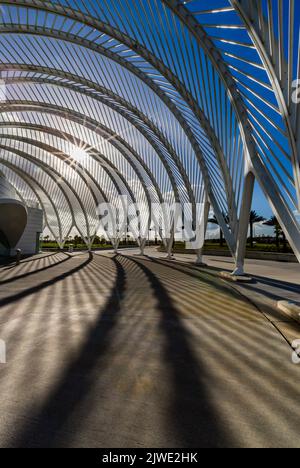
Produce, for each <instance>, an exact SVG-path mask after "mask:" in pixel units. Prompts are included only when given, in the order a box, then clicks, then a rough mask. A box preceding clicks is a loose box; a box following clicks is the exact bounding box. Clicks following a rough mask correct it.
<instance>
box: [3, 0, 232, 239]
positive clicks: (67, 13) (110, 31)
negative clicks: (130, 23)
mask: <svg viewBox="0 0 300 468" xmlns="http://www.w3.org/2000/svg"><path fill="white" fill-rule="evenodd" d="M2 3H9V2H7V1H5V2H2ZM15 3H16V4H18V5H20V6H25V7H26V6H27V7H31V8H33V9H37V10H44V11H49V12H52V13H54V14H60V15H62V16H64V17H68V18H71V19H73V20H74V21H80V22H81V23H83V24H85V25H87V26H90V27H92V28H94V29H96V30H98V31H99V32H104V33H106V34H107V35H109V36H110V37H113V38H115V39H116V40H118V41H120V42H122V43H123V44H126V45H127V46H128V47H129V48H130V49H131V50H133V51H135V52H136V53H137V54H139V55H141V56H142V57H143V58H144V59H145V60H146V61H148V62H149V63H151V64H152V65H153V66H154V68H155V69H157V70H159V71H160V72H161V73H162V75H163V76H165V77H166V79H167V80H168V81H169V82H170V83H171V84H172V85H173V86H174V87H175V89H177V91H178V92H179V94H180V95H181V96H182V98H183V99H184V101H185V102H186V105H187V106H188V107H189V108H190V109H191V110H192V111H193V112H194V114H195V116H197V117H198V119H199V122H200V124H201V126H202V128H203V129H204V130H205V131H206V134H207V136H208V139H209V141H210V143H211V145H212V148H213V149H214V151H215V154H216V155H217V157H218V161H219V162H221V163H222V164H221V166H220V167H221V169H222V171H224V169H226V167H227V166H226V162H225V157H224V154H223V151H222V148H221V147H220V145H219V142H218V139H217V137H216V135H215V133H214V130H213V129H212V127H211V126H210V123H209V122H208V120H207V119H206V117H205V115H204V113H203V112H202V110H201V109H200V107H199V106H198V104H197V103H196V101H195V100H194V98H193V96H192V95H191V94H190V93H188V92H187V90H186V89H185V88H184V86H183V85H182V83H181V82H180V81H179V80H178V78H177V77H176V76H175V75H174V74H173V73H172V72H171V71H170V70H169V69H168V68H167V67H166V66H165V65H164V64H163V63H162V62H161V61H160V60H158V58H157V57H155V56H153V55H152V54H151V52H150V51H149V50H147V49H145V48H144V47H143V46H141V44H139V43H137V42H136V41H133V40H132V39H130V38H129V37H128V36H127V35H126V34H124V33H122V32H121V31H119V30H117V29H115V28H113V27H112V26H110V25H108V24H106V23H103V22H102V21H100V20H95V19H94V18H92V17H89V16H87V15H85V14H83V13H80V12H77V11H76V12H74V11H73V10H72V9H70V8H62V7H61V6H60V5H53V4H51V3H50V2H46V1H44V2H41V1H39V0H36V1H35V3H34V4H33V3H32V1H31V0H26V1H21V2H19V1H16V2H15ZM9 27H11V32H19V33H26V31H28V33H30V34H31V33H32V34H34V30H35V31H36V33H37V34H39V35H47V34H49V35H50V36H52V37H53V31H52V30H47V29H46V28H39V27H36V28H32V31H31V32H30V31H29V30H28V28H27V25H20V27H19V30H18V29H15V28H14V27H13V26H9ZM29 28H30V27H29ZM2 30H3V32H4V31H5V32H7V31H8V29H7V27H5V28H4V29H2ZM0 33H1V29H0ZM57 38H58V39H63V38H65V40H68V41H71V42H75V43H76V44H77V45H82V46H84V47H87V48H89V49H91V50H95V51H98V52H99V53H101V54H102V55H106V56H109V58H112V59H113V60H114V61H116V62H117V63H119V64H121V65H122V66H124V67H125V68H127V69H128V70H130V71H132V72H133V73H134V74H135V75H136V76H138V77H139V78H140V79H142V81H144V82H145V83H146V84H147V85H148V86H149V87H150V88H151V89H152V90H153V91H154V92H155V93H156V94H157V95H158V96H159V97H160V98H161V99H162V100H163V102H164V103H165V104H166V105H167V106H168V108H169V109H170V110H171V112H172V113H173V114H174V115H175V117H176V119H177V120H178V121H179V123H180V125H181V126H182V128H183V129H184V131H185V133H186V135H187V137H188V138H189V140H190V142H191V145H192V147H193V149H194V152H195V154H196V157H197V160H198V162H199V164H200V167H201V171H202V175H203V177H204V180H205V183H206V188H207V192H208V194H209V197H210V200H211V203H212V205H213V207H214V211H215V213H216V216H217V218H218V219H219V221H220V224H221V226H222V227H223V229H224V234H225V237H226V240H227V242H228V244H229V246H230V248H232V245H233V239H232V236H231V233H230V231H229V230H228V228H227V225H226V222H225V220H224V216H223V214H222V213H221V211H220V209H219V206H218V203H217V201H216V199H215V196H214V194H213V191H212V188H211V184H210V175H209V171H208V169H207V164H206V160H205V157H204V155H203V153H202V150H201V149H200V147H199V144H198V142H197V140H196V138H195V136H194V134H193V131H192V129H191V128H190V126H189V124H187V122H186V121H185V119H184V118H183V116H182V114H181V112H179V111H178V109H177V107H176V106H175V105H174V104H173V102H172V101H171V99H169V98H168V97H167V96H166V94H165V93H164V92H163V91H162V90H161V88H159V86H157V85H156V84H155V83H154V82H153V80H152V79H150V78H149V77H148V76H147V75H146V74H145V73H143V72H142V71H141V70H138V69H137V68H136V67H135V66H132V64H129V62H128V61H126V60H124V59H123V58H121V57H120V56H119V55H117V54H114V53H112V52H111V51H107V49H105V48H103V47H100V46H98V45H97V44H95V43H93V42H91V41H86V40H84V39H82V38H80V37H77V36H72V37H70V35H69V34H66V33H64V32H63V31H57ZM100 49H101V50H100ZM103 49H104V50H103ZM108 54H109V55H108ZM120 59H121V60H120ZM207 132H208V133H207ZM225 179H226V177H225ZM226 185H227V184H226V183H225V190H227V191H228V190H230V187H227V186H226ZM227 195H228V193H227ZM231 198H232V197H230V196H229V200H230V199H231ZM228 205H230V203H228Z"/></svg>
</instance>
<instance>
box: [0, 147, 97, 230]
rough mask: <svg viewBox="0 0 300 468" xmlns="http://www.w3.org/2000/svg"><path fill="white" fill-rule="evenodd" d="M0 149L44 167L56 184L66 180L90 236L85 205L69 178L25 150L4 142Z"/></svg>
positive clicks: (73, 215)
mask: <svg viewBox="0 0 300 468" xmlns="http://www.w3.org/2000/svg"><path fill="white" fill-rule="evenodd" d="M12 139H13V138H12ZM0 149H2V150H4V151H8V152H9V153H12V154H16V155H18V156H20V157H21V158H23V159H25V160H26V159H27V160H28V161H30V162H31V163H32V164H34V165H36V166H37V167H40V168H42V169H43V170H44V171H45V172H46V173H47V174H48V176H49V177H51V179H52V180H53V181H54V182H55V183H56V184H57V180H62V181H63V182H64V184H66V186H67V187H68V189H69V190H70V191H71V193H72V194H73V196H74V198H75V199H76V200H77V202H78V204H79V206H80V208H81V210H82V213H83V216H84V217H85V221H86V226H87V232H88V237H90V234H89V221H88V218H87V215H86V212H85V209H84V206H83V204H82V202H81V200H80V197H78V194H77V193H76V191H75V190H74V187H72V185H71V184H70V183H69V182H68V181H67V179H65V178H63V177H62V176H61V174H60V173H59V172H58V171H56V170H55V169H54V168H53V167H51V166H49V165H48V164H46V163H45V162H44V161H41V160H39V159H37V158H35V157H33V156H31V155H29V154H27V153H25V152H24V151H21V150H19V149H17V148H13V147H10V146H5V145H2V144H0ZM57 185H58V184H57ZM59 188H60V189H61V191H62V192H63V194H64V196H65V198H66V200H67V202H68V205H69V208H70V210H71V213H72V218H73V220H75V219H76V217H75V213H74V210H73V207H72V205H71V203H70V200H69V197H68V195H67V194H66V192H65V190H64V189H63V187H62V186H61V185H59ZM74 225H75V226H76V227H77V229H78V231H79V233H80V235H81V236H82V237H83V238H85V237H86V236H84V235H83V233H82V231H81V229H80V228H79V226H78V225H77V223H76V221H75V223H74Z"/></svg>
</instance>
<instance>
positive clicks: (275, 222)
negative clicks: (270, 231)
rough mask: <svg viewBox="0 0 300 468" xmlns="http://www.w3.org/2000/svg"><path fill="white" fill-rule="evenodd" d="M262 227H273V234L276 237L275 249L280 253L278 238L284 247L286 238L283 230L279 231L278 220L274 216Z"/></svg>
mask: <svg viewBox="0 0 300 468" xmlns="http://www.w3.org/2000/svg"><path fill="white" fill-rule="evenodd" d="M264 225H265V226H271V227H274V232H275V236H276V247H277V250H278V252H279V251H280V236H282V237H283V242H284V245H285V246H286V237H285V234H284V232H283V230H282V229H281V226H280V224H279V221H278V219H277V218H276V216H272V218H270V219H269V220H268V221H266V222H265V223H264Z"/></svg>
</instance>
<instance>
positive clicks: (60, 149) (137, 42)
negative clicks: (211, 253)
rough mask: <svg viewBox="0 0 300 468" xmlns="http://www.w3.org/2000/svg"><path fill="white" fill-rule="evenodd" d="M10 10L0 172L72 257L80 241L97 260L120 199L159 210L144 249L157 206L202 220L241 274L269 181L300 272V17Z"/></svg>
mask: <svg viewBox="0 0 300 468" xmlns="http://www.w3.org/2000/svg"><path fill="white" fill-rule="evenodd" d="M0 6H1V17H0V72H1V77H2V80H3V82H4V83H5V99H4V98H3V99H2V100H1V102H0V152H1V156H0V169H1V171H2V172H4V173H5V175H6V177H7V178H8V179H9V180H10V182H11V183H12V185H14V187H15V188H16V190H17V191H18V188H20V187H21V189H22V190H21V191H23V192H24V191H28V193H30V196H31V197H35V198H36V200H37V201H38V202H39V203H40V205H41V206H42V207H43V209H44V211H45V223H46V225H47V226H48V228H49V229H50V231H51V232H52V233H53V235H54V236H55V239H56V240H57V242H58V243H59V245H61V246H63V244H64V242H65V240H66V238H67V237H68V235H69V233H70V232H71V230H72V229H74V228H75V229H77V230H78V232H79V233H80V234H81V235H82V237H83V239H85V241H86V243H87V245H88V246H90V245H91V243H92V242H93V238H94V236H95V234H96V230H97V226H98V217H97V205H98V204H99V203H101V202H106V203H111V204H114V203H117V199H118V197H119V195H127V196H128V198H129V200H131V201H132V202H134V203H143V206H144V207H145V209H144V212H143V213H140V215H139V216H140V220H141V223H140V228H141V232H137V233H136V237H137V241H138V242H139V243H140V245H141V246H142V247H143V243H144V241H145V239H143V235H142V234H141V233H145V230H146V228H147V226H148V225H149V214H150V212H151V205H152V204H157V203H174V202H177V203H181V204H185V203H190V204H191V206H192V210H193V214H194V215H195V214H196V211H197V209H196V206H197V204H201V205H202V206H203V207H204V211H205V217H204V218H202V219H203V222H204V223H206V221H207V217H208V213H209V206H210V207H211V208H212V210H213V211H214V213H215V216H216V218H217V220H218V223H219V224H220V227H221V228H222V230H223V232H224V236H225V238H226V241H227V243H228V246H229V248H230V251H231V253H232V256H233V258H234V259H235V263H236V273H238V274H240V273H242V272H243V266H244V256H245V249H246V241H247V234H248V225H249V215H250V210H251V205H252V197H253V189H254V183H255V180H257V181H258V183H259V184H260V186H261V188H262V190H263V191H264V193H265V195H266V197H267V199H268V200H269V203H270V205H271V207H272V209H273V212H274V214H275V216H276V217H277V218H278V220H279V222H280V224H281V226H282V229H283V230H284V232H285V234H286V236H287V238H288V240H289V242H290V244H291V246H292V248H293V250H294V252H295V254H296V256H297V258H298V260H299V261H300V224H299V211H300V118H299V105H298V103H297V100H296V99H293V97H295V96H294V91H295V89H294V86H295V84H296V81H297V80H300V52H299V49H300V48H299V38H300V36H299V25H300V5H298V2H295V1H294V0H286V1H285V2H282V1H281V0H251V1H250V0H239V1H238V0H218V1H217V0H210V1H209V2H208V1H203V0H201V1H200V0H186V1H179V0H114V1H113V2H111V1H107V0H101V1H100V0H86V1H84V2H83V1H81V0H77V1H75V0H53V1H40V0H23V1H17V0H16V1H15V0H14V1H11V0H10V1H0ZM76 147H77V148H78V147H79V148H84V149H85V151H86V154H87V155H88V157H87V158H84V160H82V161H76V160H73V159H72V153H73V152H74V148H76ZM25 187H26V189H25ZM148 227H149V226H148ZM119 235H121V233H119ZM112 240H113V241H114V243H115V245H117V244H118V242H119V239H118V234H116V236H114V239H112ZM164 241H166V243H168V242H169V245H171V242H172V239H164ZM198 254H199V252H198Z"/></svg>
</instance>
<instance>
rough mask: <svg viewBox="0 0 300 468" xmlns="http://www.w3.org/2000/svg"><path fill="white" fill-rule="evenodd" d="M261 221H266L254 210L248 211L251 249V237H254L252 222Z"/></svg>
mask: <svg viewBox="0 0 300 468" xmlns="http://www.w3.org/2000/svg"><path fill="white" fill-rule="evenodd" d="M262 221H266V219H265V218H263V217H262V216H259V215H258V214H257V213H256V211H251V213H250V244H251V249H253V239H254V224H257V223H261V222H262Z"/></svg>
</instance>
